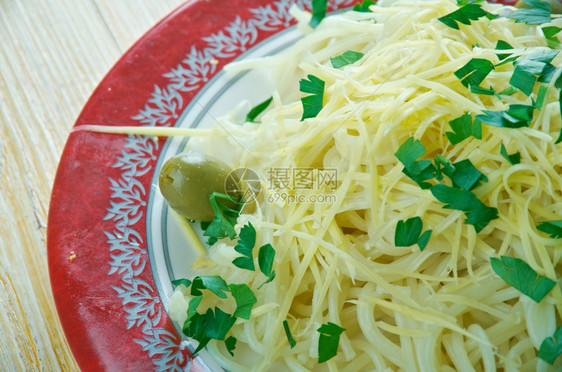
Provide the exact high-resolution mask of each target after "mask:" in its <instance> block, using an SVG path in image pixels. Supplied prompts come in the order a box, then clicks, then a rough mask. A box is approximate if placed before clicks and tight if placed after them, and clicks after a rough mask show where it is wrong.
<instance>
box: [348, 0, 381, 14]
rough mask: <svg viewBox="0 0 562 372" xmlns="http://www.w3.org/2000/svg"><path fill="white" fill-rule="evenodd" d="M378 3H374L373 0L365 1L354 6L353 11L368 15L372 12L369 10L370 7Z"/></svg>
mask: <svg viewBox="0 0 562 372" xmlns="http://www.w3.org/2000/svg"><path fill="white" fill-rule="evenodd" d="M375 3H376V1H372V0H363V1H361V2H360V3H357V4H355V5H354V6H353V10H354V11H356V12H363V13H367V12H370V11H371V10H370V9H369V7H370V6H371V5H375Z"/></svg>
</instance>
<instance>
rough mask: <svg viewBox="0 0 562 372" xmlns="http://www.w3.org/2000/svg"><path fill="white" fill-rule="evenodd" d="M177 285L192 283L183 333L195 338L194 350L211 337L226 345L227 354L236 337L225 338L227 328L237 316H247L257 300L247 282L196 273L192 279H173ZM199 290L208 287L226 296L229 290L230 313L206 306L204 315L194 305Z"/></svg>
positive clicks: (199, 298) (197, 304) (200, 347)
mask: <svg viewBox="0 0 562 372" xmlns="http://www.w3.org/2000/svg"><path fill="white" fill-rule="evenodd" d="M174 282H176V283H178V285H179V284H184V285H185V284H188V285H187V286H189V285H191V295H192V296H194V297H192V298H191V299H190V300H189V305H188V308H187V319H186V320H185V322H184V323H183V326H182V331H183V333H184V334H185V335H186V336H188V337H191V338H193V339H195V340H197V341H199V346H198V347H197V348H196V349H195V351H194V353H197V352H199V351H200V350H201V349H203V348H204V347H205V345H207V343H208V342H209V341H210V340H211V339H215V340H220V341H225V345H226V348H227V350H228V352H229V353H230V355H233V352H232V351H233V350H234V349H235V348H236V338H234V337H232V336H230V337H228V338H227V339H226V340H225V337H226V335H227V333H228V331H229V330H230V329H231V328H232V326H233V325H234V322H235V321H236V318H237V317H238V318H243V319H249V318H250V314H251V312H252V307H253V306H254V305H255V304H256V302H257V299H256V296H255V295H254V293H253V292H252V290H251V289H250V287H248V286H247V285H246V284H229V285H227V284H226V282H225V281H224V279H222V278H221V277H220V276H196V277H195V278H193V282H190V281H189V280H188V279H180V280H177V281H174ZM202 289H208V290H210V291H211V292H213V293H214V294H216V295H217V296H219V297H220V298H226V297H227V296H226V293H225V292H230V293H231V294H232V297H233V298H234V300H235V301H236V310H235V312H234V314H233V315H230V314H228V313H225V312H224V311H222V310H221V309H220V308H218V307H215V309H214V311H213V310H212V309H210V308H209V309H207V311H206V312H205V313H203V314H201V313H198V312H197V308H198V307H199V305H200V304H201V301H202V299H203V293H202V292H201V290H202Z"/></svg>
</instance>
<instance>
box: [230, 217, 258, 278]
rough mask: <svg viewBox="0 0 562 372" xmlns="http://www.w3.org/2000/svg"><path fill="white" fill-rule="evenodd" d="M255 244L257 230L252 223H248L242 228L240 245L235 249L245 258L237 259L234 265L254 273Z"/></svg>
mask: <svg viewBox="0 0 562 372" xmlns="http://www.w3.org/2000/svg"><path fill="white" fill-rule="evenodd" d="M255 244H256V229H255V228H254V226H253V225H252V223H251V222H248V224H246V225H244V226H242V228H241V229H240V240H238V243H237V244H236V246H235V247H234V250H235V251H236V252H238V253H240V254H242V255H243V256H242V257H236V258H235V259H234V260H233V261H232V263H233V264H234V265H235V266H237V267H239V268H241V269H246V270H251V271H254V270H255V269H256V268H255V266H254V257H253V255H252V249H254V245H255Z"/></svg>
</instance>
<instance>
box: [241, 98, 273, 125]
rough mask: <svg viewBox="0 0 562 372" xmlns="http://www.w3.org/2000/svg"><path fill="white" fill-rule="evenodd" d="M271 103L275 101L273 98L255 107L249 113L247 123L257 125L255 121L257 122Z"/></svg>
mask: <svg viewBox="0 0 562 372" xmlns="http://www.w3.org/2000/svg"><path fill="white" fill-rule="evenodd" d="M271 101H273V97H269V98H268V99H266V100H265V101H263V102H261V103H258V104H257V105H256V106H254V107H253V108H252V109H251V110H250V112H248V114H247V115H246V121H247V122H250V123H255V121H254V120H256V118H257V117H258V115H259V114H261V113H262V112H263V111H264V110H265V109H266V108H267V107H268V106H269V104H270V103H271Z"/></svg>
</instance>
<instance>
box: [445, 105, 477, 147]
mask: <svg viewBox="0 0 562 372" xmlns="http://www.w3.org/2000/svg"><path fill="white" fill-rule="evenodd" d="M449 125H450V126H451V129H452V130H453V132H445V135H446V136H447V138H448V139H449V142H451V144H453V145H456V144H457V143H459V142H462V141H464V140H465V139H466V138H469V137H470V136H472V137H474V138H476V139H482V123H481V122H480V120H474V121H472V116H470V114H468V113H466V114H463V115H461V116H459V117H458V118H456V119H454V120H451V121H450V122H449Z"/></svg>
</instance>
